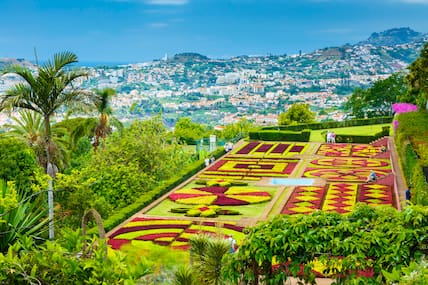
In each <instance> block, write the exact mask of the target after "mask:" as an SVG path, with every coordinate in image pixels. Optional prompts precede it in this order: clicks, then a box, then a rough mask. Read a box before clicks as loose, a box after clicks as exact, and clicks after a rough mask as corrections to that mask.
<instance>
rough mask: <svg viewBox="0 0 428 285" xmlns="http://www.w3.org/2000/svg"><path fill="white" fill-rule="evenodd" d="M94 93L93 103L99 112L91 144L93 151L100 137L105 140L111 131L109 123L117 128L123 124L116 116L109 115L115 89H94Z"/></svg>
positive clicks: (98, 143)
mask: <svg viewBox="0 0 428 285" xmlns="http://www.w3.org/2000/svg"><path fill="white" fill-rule="evenodd" d="M95 94H96V96H95V98H94V103H95V107H96V108H97V110H98V112H99V113H100V118H99V121H98V124H97V125H96V127H95V135H94V140H93V143H92V145H93V146H94V151H97V148H98V146H99V145H100V139H101V140H103V141H105V139H106V137H107V135H108V134H110V133H111V131H112V129H111V127H110V123H112V124H113V125H114V126H116V127H118V128H119V129H122V127H123V126H122V123H121V122H120V121H119V120H118V119H117V118H115V117H112V116H111V114H112V108H111V106H110V100H111V98H112V97H113V96H114V95H116V90H114V89H112V88H105V89H102V90H96V91H95ZM110 121H111V122H110Z"/></svg>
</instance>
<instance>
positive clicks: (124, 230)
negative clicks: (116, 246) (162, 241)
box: [110, 224, 188, 238]
mask: <svg viewBox="0 0 428 285" xmlns="http://www.w3.org/2000/svg"><path fill="white" fill-rule="evenodd" d="M187 227H188V225H185V224H182V225H180V224H159V225H158V224H153V225H144V226H135V227H122V228H120V229H118V230H116V231H115V232H114V233H112V234H111V235H110V237H111V238H114V237H115V236H117V235H120V234H125V233H130V232H136V231H144V230H153V229H172V228H174V229H186V228H187Z"/></svg>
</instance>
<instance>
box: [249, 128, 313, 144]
mask: <svg viewBox="0 0 428 285" xmlns="http://www.w3.org/2000/svg"><path fill="white" fill-rule="evenodd" d="M249 137H250V139H252V140H262V141H295V142H308V141H309V139H310V137H311V131H310V130H303V131H301V132H295V131H278V130H269V131H263V130H262V131H255V132H249Z"/></svg>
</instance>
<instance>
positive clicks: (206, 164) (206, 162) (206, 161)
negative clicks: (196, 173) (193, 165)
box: [205, 157, 210, 166]
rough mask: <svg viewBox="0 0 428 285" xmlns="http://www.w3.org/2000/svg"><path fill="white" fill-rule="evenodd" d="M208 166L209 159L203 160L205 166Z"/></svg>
mask: <svg viewBox="0 0 428 285" xmlns="http://www.w3.org/2000/svg"><path fill="white" fill-rule="evenodd" d="M208 165H210V159H209V158H208V157H207V158H205V166H208Z"/></svg>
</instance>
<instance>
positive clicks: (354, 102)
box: [345, 73, 407, 118]
mask: <svg viewBox="0 0 428 285" xmlns="http://www.w3.org/2000/svg"><path fill="white" fill-rule="evenodd" d="M406 93H407V85H406V83H405V81H404V75H403V74H402V73H394V74H392V75H391V76H389V77H387V78H385V79H382V80H378V81H376V82H374V83H373V86H371V87H370V88H367V89H361V88H357V89H355V91H354V93H353V94H352V95H351V97H350V98H349V100H348V101H347V102H346V104H345V110H347V111H350V112H352V115H353V116H355V117H356V118H364V117H365V116H367V117H379V116H390V115H391V114H392V108H391V106H392V104H393V103H396V102H399V101H400V100H403V98H404V96H405V94H406Z"/></svg>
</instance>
